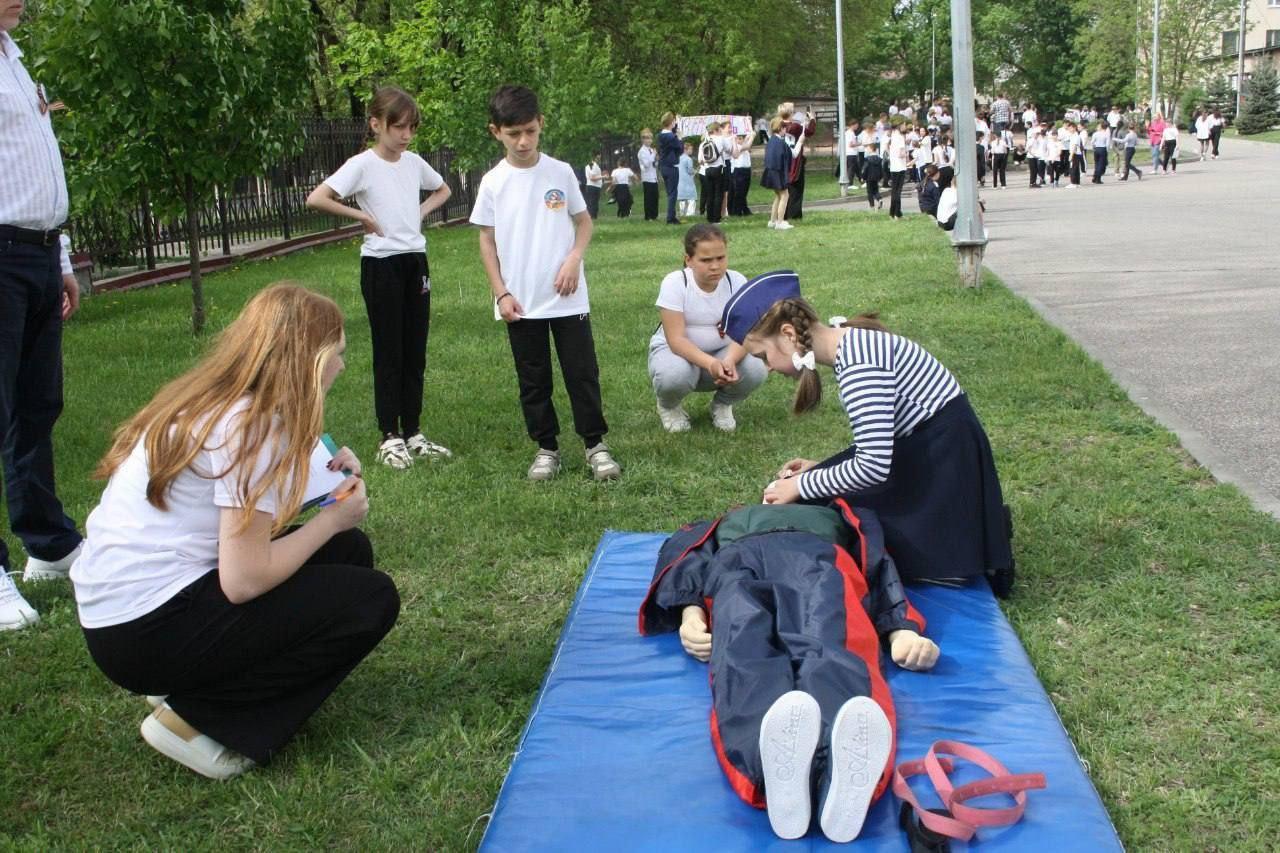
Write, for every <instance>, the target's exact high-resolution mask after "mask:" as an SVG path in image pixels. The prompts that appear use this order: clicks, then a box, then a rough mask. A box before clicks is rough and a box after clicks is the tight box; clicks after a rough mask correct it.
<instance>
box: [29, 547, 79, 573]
mask: <svg viewBox="0 0 1280 853" xmlns="http://www.w3.org/2000/svg"><path fill="white" fill-rule="evenodd" d="M83 549H84V543H83V542H81V543H80V544H79V545H77V546H76V547H75V550H74V551H72V552H71V553H70V554H68V555H67V556H65V557H63V558H62V559H61V560H41V559H39V558H37V557H32V556H30V555H28V556H27V569H26V571H24V572H23V573H22V579H23V580H24V581H26V582H27V583H30V582H31V581H56V580H62V579H64V578H65V577H66V576H67V574H68V573H69V572H70V571H71V564H72V563H74V562H75V561H76V560H77V559H78V558H79V557H80V552H81V551H82V550H83Z"/></svg>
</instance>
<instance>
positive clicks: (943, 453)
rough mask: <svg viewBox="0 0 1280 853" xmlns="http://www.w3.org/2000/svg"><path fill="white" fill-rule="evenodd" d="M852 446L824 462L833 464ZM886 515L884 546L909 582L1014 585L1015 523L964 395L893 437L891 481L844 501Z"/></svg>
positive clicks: (1000, 589)
mask: <svg viewBox="0 0 1280 853" xmlns="http://www.w3.org/2000/svg"><path fill="white" fill-rule="evenodd" d="M852 452H853V451H852V448H850V449H849V450H846V451H844V452H842V453H839V454H837V455H836V456H833V457H831V458H830V459H827V460H824V461H823V462H821V463H819V466H818V467H823V468H826V467H829V466H831V465H835V464H838V463H839V462H841V461H843V460H845V459H848V458H850V457H851V456H852ZM843 497H844V499H845V500H846V501H848V502H849V503H850V504H851V505H853V506H864V507H869V508H871V509H873V510H875V511H876V514H877V515H879V516H880V522H881V524H882V525H883V526H884V538H885V545H886V546H887V549H888V551H889V553H890V555H891V556H892V557H893V559H894V562H896V563H897V564H898V573H899V574H900V575H901V576H902V579H903V580H904V581H907V582H911V581H919V580H943V579H951V578H972V577H977V576H979V575H985V576H987V577H988V578H989V579H990V580H991V582H992V586H993V588H995V589H996V591H997V592H999V593H1001V594H1005V593H1007V592H1008V586H1009V584H1011V583H1012V573H1013V552H1012V549H1011V548H1010V543H1009V538H1010V535H1011V532H1012V531H1011V523H1010V521H1009V516H1008V510H1007V509H1006V507H1005V505H1004V497H1003V495H1002V493H1001V491H1000V479H999V477H998V476H997V475H996V463H995V458H994V457H993V456H992V454H991V442H990V441H988V440H987V433H986V431H985V430H984V429H983V428H982V424H981V422H979V421H978V416H977V414H975V413H974V411H973V407H972V406H970V405H969V398H968V397H967V396H965V395H964V394H961V395H960V396H958V397H956V398H955V399H953V400H952V401H951V402H949V403H947V404H946V405H945V406H943V407H942V408H941V409H939V410H938V412H937V413H936V414H935V415H934V416H933V417H931V418H929V419H928V420H927V421H925V422H924V423H922V424H920V425H919V426H918V427H916V430H915V431H914V432H913V433H911V435H908V436H905V437H903V438H897V439H894V442H893V464H892V466H891V467H890V469H889V478H888V479H887V480H885V482H883V483H881V484H879V485H877V486H873V487H871V488H869V489H863V490H860V491H856V492H850V493H849V494H847V495H844V496H843Z"/></svg>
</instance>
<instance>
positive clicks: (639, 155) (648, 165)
mask: <svg viewBox="0 0 1280 853" xmlns="http://www.w3.org/2000/svg"><path fill="white" fill-rule="evenodd" d="M636 161H637V162H638V163H639V164H640V180H641V181H642V182H644V183H647V184H656V183H657V182H658V153H657V152H656V151H654V150H653V146H652V145H641V146H640V150H639V151H637V152H636Z"/></svg>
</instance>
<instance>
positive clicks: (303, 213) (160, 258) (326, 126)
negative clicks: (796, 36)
mask: <svg viewBox="0 0 1280 853" xmlns="http://www.w3.org/2000/svg"><path fill="white" fill-rule="evenodd" d="M303 134H304V140H305V141H304V144H303V148H302V151H301V152H300V153H299V154H298V155H297V156H295V157H292V158H290V159H288V160H286V161H285V162H282V163H280V164H279V165H277V166H276V167H275V168H273V169H271V170H269V171H268V172H267V174H265V175H261V176H254V177H244V178H240V179H237V180H236V181H235V182H233V183H232V184H231V185H230V186H225V187H218V188H216V191H215V195H214V198H213V199H212V200H210V201H209V202H207V203H205V204H203V205H202V206H201V208H200V210H199V212H198V214H197V217H198V220H199V221H198V225H197V227H198V233H199V246H200V253H201V255H202V256H205V257H216V256H218V255H230V254H232V252H233V251H235V250H237V249H243V248H246V247H249V246H251V245H253V244H258V243H262V242H267V241H273V240H288V239H291V238H293V237H298V236H303V235H308V234H316V233H319V232H322V231H326V230H332V229H336V228H340V227H345V226H349V225H351V224H352V222H351V221H350V220H348V219H342V218H339V217H335V216H330V215H328V214H325V213H319V212H317V211H314V210H312V209H311V208H309V207H307V205H306V198H307V196H308V195H309V194H310V193H311V191H312V190H313V189H314V188H315V187H316V186H317V185H319V184H320V183H321V182H322V181H324V179H325V178H327V177H329V176H330V175H332V174H333V173H334V172H335V171H336V170H337V169H338V167H339V166H341V165H342V164H343V163H344V162H346V160H347V158H349V157H351V156H352V155H354V154H357V153H359V152H360V151H362V150H364V148H365V146H366V145H367V140H368V137H367V127H366V125H365V123H364V122H363V121H362V120H360V119H323V118H313V119H307V120H305V121H304V122H303ZM601 143H602V150H603V152H604V157H603V158H602V161H603V162H602V163H601V166H603V167H604V168H606V169H609V168H612V166H613V162H612V161H613V160H615V159H616V157H617V156H618V155H619V154H623V153H625V154H626V155H627V156H629V157H630V159H631V163H632V165H633V166H634V164H635V152H636V146H635V142H634V140H631V139H629V138H624V137H605V138H603V139H602V140H601ZM425 159H426V161H427V162H428V163H430V164H431V166H432V168H434V169H435V170H436V171H437V172H439V173H440V174H441V175H442V176H444V178H445V180H446V181H447V182H448V184H449V188H450V189H451V190H452V191H453V194H452V195H451V196H450V198H449V200H448V202H446V203H445V205H444V206H442V207H441V208H440V209H439V210H437V211H435V212H433V213H432V214H431V215H430V216H429V217H428V218H427V219H426V220H425V224H434V223H436V222H449V221H452V220H457V219H465V218H466V217H467V216H468V215H469V214H470V212H471V208H472V206H473V204H474V202H475V191H476V188H477V187H478V186H479V183H480V178H481V177H482V176H483V175H484V172H485V171H486V170H485V169H479V170H472V171H469V172H456V171H455V170H454V168H453V162H454V154H453V152H452V151H451V150H449V149H447V148H442V149H439V150H436V151H432V152H430V153H428V154H426V155H425ZM575 165H578V166H580V165H581V164H575ZM152 211H153V206H152V205H151V204H150V202H149V200H148V198H147V192H146V189H145V187H144V188H143V190H142V191H141V193H140V195H139V197H138V198H137V199H135V200H134V201H133V202H132V203H130V204H127V205H117V206H115V207H104V208H99V209H94V210H89V211H85V212H82V213H80V214H79V215H77V216H76V217H75V218H74V219H73V220H72V221H71V222H69V223H68V224H67V231H68V233H69V234H70V236H71V243H72V252H73V253H74V254H76V255H80V256H83V255H87V256H88V257H89V259H90V261H91V262H92V265H93V277H94V278H95V279H101V278H105V277H110V276H114V275H122V274H126V273H132V272H137V271H140V270H153V269H155V268H156V267H157V266H158V265H163V264H167V263H180V262H183V261H185V260H186V259H187V258H188V256H189V252H188V249H187V222H186V217H184V216H179V217H174V218H158V217H156V216H154V215H153V213H152Z"/></svg>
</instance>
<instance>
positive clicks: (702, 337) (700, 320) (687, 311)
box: [654, 267, 747, 352]
mask: <svg viewBox="0 0 1280 853" xmlns="http://www.w3.org/2000/svg"><path fill="white" fill-rule="evenodd" d="M746 283H747V277H746V276H745V275H743V274H742V273H740V272H738V271H737V270H727V271H726V272H725V274H724V275H723V276H721V278H720V283H719V284H717V285H716V289H715V290H714V291H712V292H711V293H707V292H706V291H705V290H703V289H702V288H701V287H698V283H697V282H696V281H695V280H694V278H693V271H692V270H690V269H689V268H688V267H686V268H684V269H682V270H676V271H675V272H673V273H668V274H667V277H666V278H664V279H663V280H662V286H661V287H660V288H659V289H658V301H657V302H656V303H655V304H656V305H657V306H658V307H659V308H666V309H667V310H668V311H679V312H680V313H681V314H683V315H684V334H685V337H687V338H688V339H689V340H690V341H692V342H693V345H694V346H696V347H697V348H698V349H700V350H702V351H703V352H716V351H718V350H721V349H724V348H725V347H727V346H728V345H729V344H731V343H733V341H732V340H730V339H729V338H726V337H722V336H721V335H720V329H719V325H720V318H721V317H723V316H724V306H725V305H727V304H728V303H729V297H730V296H732V295H733V294H734V293H736V292H737V291H738V290H739V289H740V288H741V287H742V286H743V285H744V284H746ZM654 339H655V340H658V339H660V340H662V341H664V342H665V341H666V339H667V338H666V333H665V332H664V331H663V330H662V327H661V326H659V327H658V331H657V332H655V333H654Z"/></svg>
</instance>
